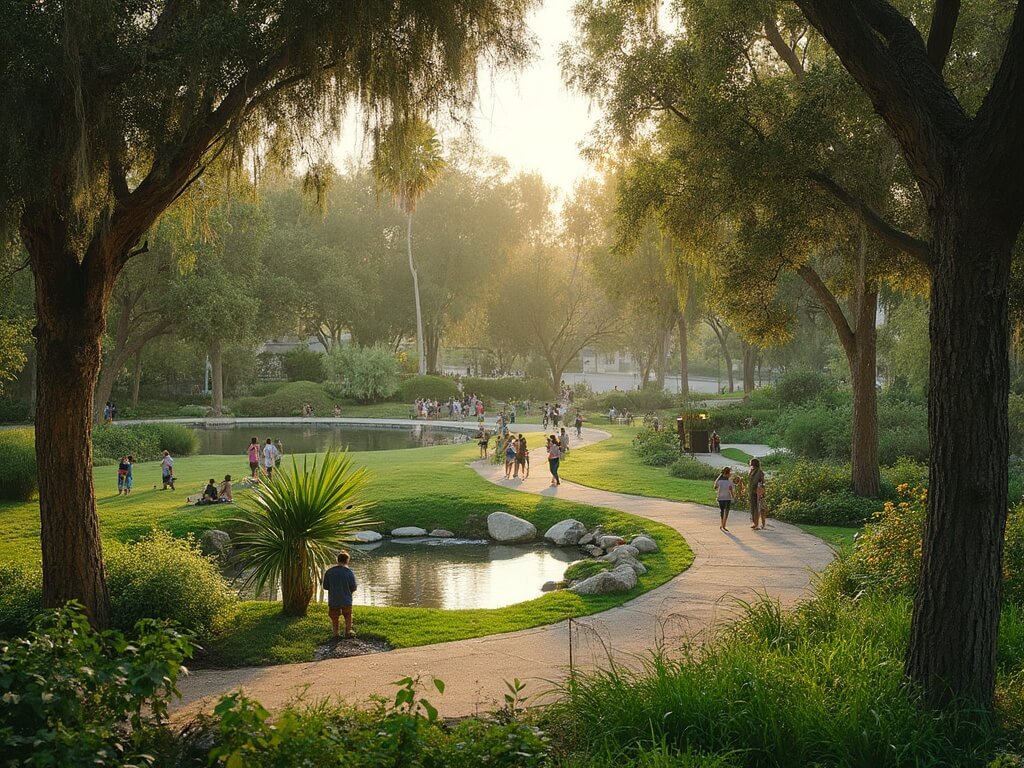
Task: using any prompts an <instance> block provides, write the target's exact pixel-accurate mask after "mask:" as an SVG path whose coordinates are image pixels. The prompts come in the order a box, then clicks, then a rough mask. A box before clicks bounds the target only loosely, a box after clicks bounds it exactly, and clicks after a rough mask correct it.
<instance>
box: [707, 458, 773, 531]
mask: <svg viewBox="0 0 1024 768" xmlns="http://www.w3.org/2000/svg"><path fill="white" fill-rule="evenodd" d="M745 490H746V493H747V501H748V502H749V503H750V520H751V526H750V527H751V528H752V529H753V530H755V531H763V530H764V521H765V515H766V513H767V510H766V508H765V503H764V494H765V476H764V470H762V469H761V462H760V460H759V459H751V460H750V472H749V474H748V475H747V482H746V489H745ZM742 492H743V488H742V487H741V484H740V483H739V482H738V481H737V480H734V479H733V475H732V467H723V468H722V471H721V472H720V473H719V475H718V479H717V480H715V493H716V494H717V495H718V509H719V514H720V516H721V520H722V523H721V525H719V526H718V527H719V528H721V529H722V530H723V531H726V532H728V531H729V529H728V528H727V527H726V525H727V524H728V522H729V509H730V508H731V507H732V503H733V501H735V499H736V496H737V495H738V494H740V493H742Z"/></svg>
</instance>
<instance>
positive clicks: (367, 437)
mask: <svg viewBox="0 0 1024 768" xmlns="http://www.w3.org/2000/svg"><path fill="white" fill-rule="evenodd" d="M193 429H194V430H195V432H196V434H197V435H198V436H199V453H201V454H204V455H208V456H209V455H218V456H230V455H234V454H244V453H245V451H246V448H247V447H248V445H249V441H250V440H252V438H254V437H255V438H258V439H259V442H260V444H263V443H264V442H265V441H266V439H267V438H268V437H269V438H272V439H274V440H280V441H281V444H282V446H283V447H284V452H285V454H299V453H323V452H324V451H327V450H328V449H332V448H334V449H343V448H348V449H349V450H350V451H390V450H393V449H395V448H422V447H423V446H427V445H444V444H447V443H454V442H462V441H465V440H466V439H467V434H468V433H465V432H458V431H454V430H448V429H439V428H437V427H432V426H429V425H426V424H417V425H415V426H413V427H357V426H349V425H341V424H288V425H277V424H232V425H230V426H227V425H225V426H223V427H219V426H218V427H209V426H207V427H204V426H195V427H193Z"/></svg>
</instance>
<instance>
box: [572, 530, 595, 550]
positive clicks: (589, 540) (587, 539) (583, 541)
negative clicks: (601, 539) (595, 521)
mask: <svg viewBox="0 0 1024 768" xmlns="http://www.w3.org/2000/svg"><path fill="white" fill-rule="evenodd" d="M576 543H577V544H579V545H580V546H581V547H582V546H585V545H587V544H593V543H594V534H592V533H588V534H586V535H585V536H583V537H582V538H580V540H579V541H577V542H576Z"/></svg>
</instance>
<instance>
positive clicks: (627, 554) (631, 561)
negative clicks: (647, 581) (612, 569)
mask: <svg viewBox="0 0 1024 768" xmlns="http://www.w3.org/2000/svg"><path fill="white" fill-rule="evenodd" d="M598 559H600V560H604V561H605V562H606V563H612V564H613V565H615V566H616V567H618V566H620V565H628V566H629V567H630V568H632V569H633V570H634V571H635V572H637V573H638V574H641V575H642V574H644V573H647V568H646V567H645V566H644V565H643V564H642V563H641V562H640V561H639V560H637V558H636V550H635V549H633V547H629V546H626V547H616V548H615V549H613V550H612V551H611V552H609V553H608V554H607V555H605V556H604V557H601V558H598ZM637 566H639V567H637Z"/></svg>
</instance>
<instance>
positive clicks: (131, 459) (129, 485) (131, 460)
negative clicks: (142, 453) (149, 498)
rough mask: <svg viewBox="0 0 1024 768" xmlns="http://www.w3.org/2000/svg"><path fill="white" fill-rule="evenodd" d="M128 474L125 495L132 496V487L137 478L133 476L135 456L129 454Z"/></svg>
mask: <svg viewBox="0 0 1024 768" xmlns="http://www.w3.org/2000/svg"><path fill="white" fill-rule="evenodd" d="M127 463H128V474H127V475H125V478H124V495H125V496H130V495H131V493H132V487H133V486H134V485H135V478H134V477H133V476H132V469H133V468H134V467H135V457H134V456H128V459H127Z"/></svg>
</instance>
